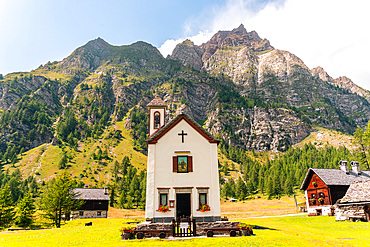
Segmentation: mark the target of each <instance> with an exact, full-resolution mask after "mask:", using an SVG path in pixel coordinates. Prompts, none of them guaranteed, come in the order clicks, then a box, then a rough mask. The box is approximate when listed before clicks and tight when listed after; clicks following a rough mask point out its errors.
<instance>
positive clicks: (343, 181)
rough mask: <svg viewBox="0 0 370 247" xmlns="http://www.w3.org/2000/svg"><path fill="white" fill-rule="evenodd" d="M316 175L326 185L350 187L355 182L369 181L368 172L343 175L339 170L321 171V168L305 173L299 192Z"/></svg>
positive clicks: (305, 187)
mask: <svg viewBox="0 0 370 247" xmlns="http://www.w3.org/2000/svg"><path fill="white" fill-rule="evenodd" d="M314 173H315V174H316V175H317V176H318V177H319V178H320V179H321V180H322V181H323V182H324V183H325V184H326V185H328V186H329V185H347V186H349V185H351V183H353V182H355V181H364V180H369V179H370V171H361V174H360V175H358V174H357V173H354V172H353V171H351V170H350V171H349V173H348V174H347V173H345V172H344V171H343V170H341V169H323V168H310V169H308V171H307V174H306V177H305V179H304V180H303V183H302V186H301V190H305V189H307V187H308V184H309V182H310V180H311V178H312V175H313V174H314Z"/></svg>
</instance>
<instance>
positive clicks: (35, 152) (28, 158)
mask: <svg viewBox="0 0 370 247" xmlns="http://www.w3.org/2000/svg"><path fill="white" fill-rule="evenodd" d="M124 124H125V122H124V121H120V122H116V123H114V124H113V125H112V126H110V127H108V128H107V129H106V130H105V131H104V134H103V135H102V136H101V138H99V139H96V140H94V139H92V138H89V139H88V140H87V141H85V142H83V143H82V142H81V143H80V144H79V147H78V150H77V151H75V150H71V149H69V148H65V151H66V153H67V155H68V157H69V162H68V165H69V166H70V167H69V168H68V169H67V170H68V171H69V172H70V173H71V174H72V175H73V176H74V177H76V178H79V175H80V174H81V173H83V174H85V175H87V177H83V178H82V181H84V182H85V183H87V184H89V183H91V181H92V178H94V179H96V180H97V181H99V182H102V183H103V182H105V181H108V180H109V174H110V169H111V167H112V165H113V162H114V160H117V161H118V162H121V161H122V158H123V157H124V156H126V155H127V156H128V157H130V159H131V163H132V164H133V165H134V166H135V167H137V168H138V169H144V168H145V164H146V156H145V155H144V154H142V153H140V152H138V151H135V150H134V149H133V148H132V146H133V140H132V137H131V135H130V133H129V131H127V130H126V129H125V128H124ZM114 129H116V130H121V131H122V136H123V138H121V139H120V140H117V139H112V138H109V133H111V132H113V131H114ZM98 146H100V147H101V149H102V150H104V149H105V148H108V150H109V156H110V159H109V160H103V161H104V164H102V163H101V162H100V161H97V160H93V159H92V158H91V157H92V154H93V152H95V153H96V152H97V147H98ZM62 155H63V150H62V149H61V148H59V147H58V146H53V145H51V144H43V145H41V146H39V147H37V148H34V149H32V150H29V151H28V152H26V153H24V154H23V157H22V160H21V161H20V162H19V163H17V164H15V168H17V167H18V168H19V169H20V170H21V172H22V174H23V175H24V177H27V176H28V175H35V174H36V176H37V177H38V178H39V179H41V180H49V179H51V178H52V177H54V176H55V174H57V173H59V172H60V171H61V170H59V169H58V164H59V161H60V160H61V158H62ZM5 168H9V170H10V171H12V170H13V169H15V168H14V167H12V166H11V165H6V166H5ZM83 170H85V172H83ZM37 172H38V173H37ZM37 174H40V175H37Z"/></svg>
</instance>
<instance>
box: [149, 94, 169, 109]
mask: <svg viewBox="0 0 370 247" xmlns="http://www.w3.org/2000/svg"><path fill="white" fill-rule="evenodd" d="M152 106H162V107H163V106H164V107H167V104H166V103H165V102H164V101H163V100H162V99H161V98H160V97H159V96H158V94H156V95H155V97H154V99H153V100H152V101H150V102H149V104H148V105H147V107H152Z"/></svg>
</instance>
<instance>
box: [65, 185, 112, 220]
mask: <svg viewBox="0 0 370 247" xmlns="http://www.w3.org/2000/svg"><path fill="white" fill-rule="evenodd" d="M73 191H74V192H75V193H76V194H77V197H76V199H80V200H83V201H85V203H84V204H83V205H82V206H81V207H80V208H79V209H78V210H77V211H72V212H71V216H70V218H71V219H82V218H107V217H108V203H109V193H108V188H106V187H105V188H103V189H90V188H76V189H74V190H73Z"/></svg>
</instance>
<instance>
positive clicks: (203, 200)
mask: <svg viewBox="0 0 370 247" xmlns="http://www.w3.org/2000/svg"><path fill="white" fill-rule="evenodd" d="M202 204H207V193H199V207H200V206H201V205H202Z"/></svg>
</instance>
